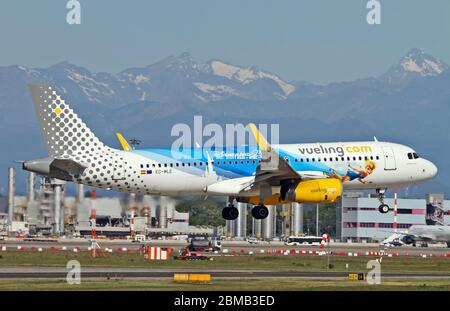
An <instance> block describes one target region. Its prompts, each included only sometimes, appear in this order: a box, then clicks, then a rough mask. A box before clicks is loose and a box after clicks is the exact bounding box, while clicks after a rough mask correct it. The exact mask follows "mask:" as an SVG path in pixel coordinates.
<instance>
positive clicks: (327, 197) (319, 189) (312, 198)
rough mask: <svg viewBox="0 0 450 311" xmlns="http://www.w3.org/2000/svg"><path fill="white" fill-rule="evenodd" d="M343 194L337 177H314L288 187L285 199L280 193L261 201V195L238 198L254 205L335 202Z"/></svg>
mask: <svg viewBox="0 0 450 311" xmlns="http://www.w3.org/2000/svg"><path fill="white" fill-rule="evenodd" d="M341 196H342V183H341V181H340V180H338V179H335V178H327V179H314V180H307V181H301V182H299V183H298V184H296V185H293V186H291V187H290V188H288V189H287V191H286V194H285V196H284V200H283V199H282V198H281V196H280V194H278V193H277V194H273V195H271V196H269V197H265V198H264V202H261V201H260V197H259V196H253V197H243V198H238V201H239V202H246V203H250V204H253V205H257V204H260V203H263V204H265V205H277V204H286V203H290V202H299V203H333V202H335V201H336V200H337V199H339V198H340V197H341Z"/></svg>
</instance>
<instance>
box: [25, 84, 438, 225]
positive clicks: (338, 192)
mask: <svg viewBox="0 0 450 311" xmlns="http://www.w3.org/2000/svg"><path fill="white" fill-rule="evenodd" d="M30 92H31V95H32V98H33V102H34V106H35V108H36V112H37V116H38V119H39V122H40V127H41V130H42V134H43V137H44V142H45V145H46V148H47V151H48V156H47V157H45V158H41V159H35V160H30V161H25V162H24V163H23V169H25V170H28V171H32V172H35V173H38V174H41V175H46V176H50V177H54V178H58V179H62V180H66V181H72V182H75V183H82V184H87V185H89V186H93V187H99V188H105V189H111V190H116V191H122V192H130V193H137V194H150V195H169V196H176V195H222V196H227V197H228V198H229V204H228V205H227V206H226V207H225V208H224V209H223V211H222V216H223V217H224V218H225V219H228V220H232V219H236V218H237V217H238V214H239V212H238V209H237V208H236V207H235V206H234V202H235V201H237V202H245V203H250V204H253V205H254V207H253V208H252V216H253V217H254V218H256V219H264V218H266V217H267V215H268V213H269V211H268V209H267V207H266V205H274V204H284V203H289V202H303V203H332V202H335V201H336V200H338V199H339V198H340V197H341V196H342V192H343V189H375V190H376V192H377V194H378V197H379V200H380V206H379V210H380V212H382V213H387V212H389V210H390V208H389V206H388V205H386V204H384V193H385V191H386V189H387V188H389V187H401V186H409V185H413V184H417V183H419V182H422V181H425V180H428V179H431V178H433V177H434V176H435V175H436V173H437V168H436V166H435V165H434V164H433V163H432V162H430V161H428V160H426V159H423V158H421V157H419V156H418V155H417V153H416V152H415V151H414V150H413V149H412V148H410V147H408V146H405V145H400V144H395V143H389V142H381V141H378V140H376V139H374V141H361V142H336V143H315V144H279V145H270V144H269V143H268V142H267V141H266V139H265V138H264V136H263V135H262V134H261V133H260V132H259V131H258V129H257V127H256V126H255V125H254V124H252V123H251V124H249V125H248V132H250V133H251V134H252V135H253V137H254V139H255V141H256V144H249V145H245V146H231V147H223V148H222V147H214V148H213V147H211V148H206V147H204V148H197V147H196V148H183V149H179V148H178V149H176V148H166V149H161V148H152V149H139V150H134V149H133V148H131V147H130V145H129V144H128V142H127V141H126V140H125V139H124V138H123V136H122V135H120V134H119V133H118V139H119V141H120V143H121V145H122V148H123V150H118V149H114V148H111V147H109V146H106V145H105V144H103V143H102V142H101V141H100V140H99V139H98V138H97V137H96V136H95V135H94V133H93V132H92V131H91V130H90V129H89V128H88V127H87V126H86V124H85V123H84V122H83V121H82V120H81V118H80V117H78V115H77V114H76V113H75V112H74V111H73V110H72V108H70V106H69V104H68V103H67V102H66V101H65V100H64V99H63V98H62V97H61V96H60V94H59V93H58V91H57V89H56V88H54V87H52V86H50V85H30Z"/></svg>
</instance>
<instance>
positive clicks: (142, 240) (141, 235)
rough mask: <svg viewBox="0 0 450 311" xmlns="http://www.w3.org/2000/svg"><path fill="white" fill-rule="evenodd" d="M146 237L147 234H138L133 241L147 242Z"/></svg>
mask: <svg viewBox="0 0 450 311" xmlns="http://www.w3.org/2000/svg"><path fill="white" fill-rule="evenodd" d="M145 240H146V237H145V234H136V235H135V236H134V239H133V242H145Z"/></svg>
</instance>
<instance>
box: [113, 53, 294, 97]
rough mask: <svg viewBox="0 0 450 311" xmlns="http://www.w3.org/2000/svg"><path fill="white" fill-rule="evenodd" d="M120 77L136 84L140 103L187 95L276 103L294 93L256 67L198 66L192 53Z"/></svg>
mask: <svg viewBox="0 0 450 311" xmlns="http://www.w3.org/2000/svg"><path fill="white" fill-rule="evenodd" d="M118 76H119V78H120V79H121V81H128V82H131V83H134V84H135V89H136V91H137V92H138V93H140V97H139V99H140V100H161V99H163V100H169V99H170V100H179V99H180V98H181V97H182V98H185V97H186V96H187V95H188V94H189V95H188V96H189V97H190V98H191V99H192V100H196V101H200V102H203V103H209V102H216V101H221V100H225V99H227V98H230V97H241V98H244V99H248V100H273V99H286V98H287V97H288V96H289V94H291V93H292V92H293V91H294V90H295V87H294V86H293V85H292V84H289V83H287V82H285V81H284V80H282V79H281V78H280V77H278V76H276V75H274V74H272V73H269V72H266V71H262V70H259V69H257V68H255V67H246V68H243V67H239V66H235V65H231V64H227V63H225V62H223V61H220V60H211V61H209V62H206V63H199V62H197V61H195V59H194V58H193V57H192V55H190V54H189V53H183V54H181V55H179V56H177V57H175V56H170V57H168V58H166V59H163V60H162V61H160V62H157V63H155V64H153V65H150V66H147V67H145V68H133V69H128V70H125V71H123V72H121V73H119V75H118ZM180 91H182V93H181V94H180Z"/></svg>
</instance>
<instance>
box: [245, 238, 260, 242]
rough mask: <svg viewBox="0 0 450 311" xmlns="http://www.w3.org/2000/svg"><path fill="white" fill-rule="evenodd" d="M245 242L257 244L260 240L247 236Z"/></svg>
mask: <svg viewBox="0 0 450 311" xmlns="http://www.w3.org/2000/svg"><path fill="white" fill-rule="evenodd" d="M247 242H248V243H250V244H259V243H260V241H259V240H258V239H257V238H255V237H250V238H247Z"/></svg>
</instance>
